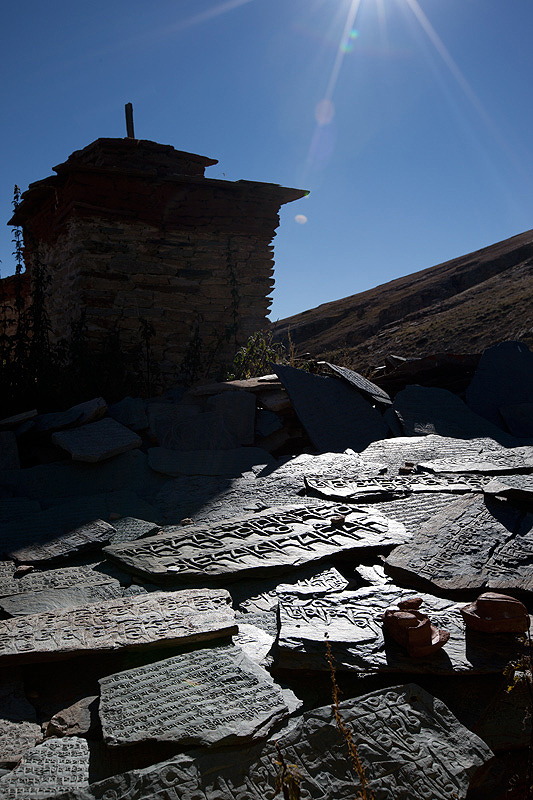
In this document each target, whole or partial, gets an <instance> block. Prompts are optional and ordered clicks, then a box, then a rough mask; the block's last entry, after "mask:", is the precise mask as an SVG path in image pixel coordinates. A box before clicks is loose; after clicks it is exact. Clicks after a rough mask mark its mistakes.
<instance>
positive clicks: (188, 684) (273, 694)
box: [100, 646, 289, 746]
mask: <svg viewBox="0 0 533 800" xmlns="http://www.w3.org/2000/svg"><path fill="white" fill-rule="evenodd" d="M100 686H101V696H100V719H101V721H102V730H103V734H104V740H105V742H106V743H107V744H108V745H109V746H117V745H130V744H134V743H137V742H149V741H156V742H175V743H176V744H179V745H182V746H190V745H202V746H205V745H213V744H216V745H229V744H235V743H237V742H239V741H241V742H246V741H252V740H253V739H256V738H262V737H264V736H266V735H267V734H268V732H269V730H270V729H271V728H272V726H273V725H275V724H276V722H279V721H280V720H282V719H283V718H284V717H285V716H288V713H289V710H288V708H287V706H286V704H285V702H284V700H283V697H282V694H281V689H280V688H279V687H278V686H276V684H274V681H273V679H272V677H271V676H270V675H269V674H268V673H267V672H266V671H265V670H264V669H262V668H261V667H259V666H258V665H257V664H255V663H254V662H253V661H251V660H250V659H249V658H248V657H247V656H246V655H245V654H244V653H243V651H242V650H241V649H240V648H239V647H234V646H230V647H213V648H209V649H202V650H195V651H194V652H192V653H186V654H183V655H178V656H174V657H173V658H167V659H164V660H163V661H156V662H155V663H153V664H148V665H147V666H145V667H138V668H137V669H131V670H127V671H126V672H120V673H117V674H116V675H110V676H109V677H107V678H102V679H101V680H100Z"/></svg>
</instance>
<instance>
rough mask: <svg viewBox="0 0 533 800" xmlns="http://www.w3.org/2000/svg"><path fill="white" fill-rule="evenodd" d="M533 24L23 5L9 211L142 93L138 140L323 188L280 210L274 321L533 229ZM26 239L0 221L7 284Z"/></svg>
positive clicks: (469, 11) (212, 8) (8, 94)
mask: <svg viewBox="0 0 533 800" xmlns="http://www.w3.org/2000/svg"><path fill="white" fill-rule="evenodd" d="M532 31H533V3H532V2H531V0H173V2H170V0H153V1H152V2H151V3H147V2H146V0H128V2H125V0H91V2H90V3H78V2H72V0H68V2H67V1H66V0H50V2H47V3H43V2H42V0H38V2H37V0H19V2H18V3H9V4H8V5H7V6H6V7H5V8H4V9H3V12H2V34H1V38H2V42H1V48H0V60H1V63H2V81H1V83H0V92H1V97H2V100H1V108H2V120H3V121H2V125H1V126H0V152H1V153H2V155H3V159H2V162H3V163H2V169H1V174H0V193H1V196H0V208H2V209H4V211H3V217H4V219H5V220H6V221H7V219H8V218H9V216H10V203H11V200H12V193H13V185H14V184H15V183H16V184H18V185H19V186H20V187H21V189H23V190H24V189H25V188H27V186H28V184H29V183H30V182H32V181H34V180H39V179H41V178H44V177H46V176H47V175H49V174H51V171H52V166H54V165H55V164H58V163H60V162H62V161H64V160H65V159H66V158H67V157H68V155H69V154H70V153H71V152H72V151H74V150H76V149H79V148H81V147H84V146H85V145H86V144H88V143H89V142H91V141H93V140H94V139H97V138H98V137H107V136H111V137H122V136H124V135H125V124H124V104H125V103H126V102H132V103H133V105H134V117H135V133H136V136H137V137H138V138H143V139H152V140H155V141H158V142H162V143H164V144H172V145H173V146H174V147H176V148H177V149H181V150H187V151H191V152H195V153H200V154H201V155H206V156H209V157H213V158H218V160H219V164H217V165H216V166H214V167H211V168H209V169H208V170H207V173H206V174H207V175H208V176H209V177H213V178H226V179H228V180H238V179H240V178H244V179H247V180H257V181H266V182H274V183H281V184H283V185H285V186H295V187H298V188H305V189H309V190H310V195H309V196H308V197H307V198H304V199H302V200H299V201H297V202H295V203H291V204H288V205H286V206H284V207H283V209H282V213H281V226H280V228H278V232H277V235H276V237H275V239H274V244H275V260H276V273H275V278H276V288H275V290H274V295H273V297H274V303H273V306H272V313H271V318H272V319H274V320H275V319H281V318H283V317H285V316H288V315H291V314H294V313H297V312H299V311H304V310H306V309H308V308H313V307H315V306H317V305H319V304H320V303H323V302H327V301H329V300H336V299H339V298H342V297H346V296H348V295H351V294H355V293H357V292H360V291H364V290H365V289H368V288H371V287H373V286H376V285H378V284H380V283H384V282H386V281H389V280H392V279H393V278H397V277H400V276H402V275H406V274H408V273H411V272H414V271H416V270H419V269H423V268H425V267H429V266H432V265H433V264H437V263H440V262H442V261H446V260H448V259H450V258H454V257H456V256H459V255H462V254H464V253H468V252H470V251H472V250H475V249H478V248H481V247H485V246H487V245H489V244H492V243H493V242H497V241H500V240H501V239H505V238H507V237H509V236H513V235H515V234H517V233H521V232H522V231H525V230H528V229H530V228H532V227H533V103H532V102H531V84H532V78H533V48H532V47H531V35H532ZM297 217H298V219H299V221H297V219H296V218H297ZM304 219H306V220H307V221H305V222H304V221H303V220H304ZM12 250H13V246H12V243H11V231H10V229H9V228H8V227H7V226H4V225H2V226H0V258H1V260H2V264H1V265H0V266H1V269H2V275H3V276H5V275H8V274H10V273H11V272H12V271H13V261H14V260H13V257H12V255H11V251H12Z"/></svg>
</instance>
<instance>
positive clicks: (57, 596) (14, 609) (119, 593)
mask: <svg viewBox="0 0 533 800" xmlns="http://www.w3.org/2000/svg"><path fill="white" fill-rule="evenodd" d="M123 595H124V590H123V589H122V587H121V586H120V584H119V583H118V581H112V580H111V579H110V580H109V582H108V583H101V584H93V585H89V586H84V585H81V586H77V587H76V588H73V589H44V590H43V591H40V592H27V593H25V594H16V595H12V596H11V597H2V598H1V599H0V609H2V611H3V612H4V613H5V614H7V615H8V616H10V617H18V616H22V615H24V614H40V613H42V612H45V611H56V610H58V609H72V608H77V607H78V606H86V605H88V604H90V603H99V602H102V600H114V599H116V598H117V597H123Z"/></svg>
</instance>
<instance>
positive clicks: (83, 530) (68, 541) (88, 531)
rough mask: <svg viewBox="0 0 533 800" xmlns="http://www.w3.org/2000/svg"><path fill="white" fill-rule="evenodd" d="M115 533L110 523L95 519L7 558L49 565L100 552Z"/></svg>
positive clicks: (27, 545) (11, 553) (21, 548)
mask: <svg viewBox="0 0 533 800" xmlns="http://www.w3.org/2000/svg"><path fill="white" fill-rule="evenodd" d="M114 533H115V529H114V527H113V526H112V525H110V524H109V523H108V522H104V521H103V520H101V519H95V520H94V521H92V522H86V523H85V524H84V525H80V526H78V527H77V528H74V530H71V531H68V532H67V533H65V534H62V535H59V536H56V537H55V538H50V539H47V540H46V541H40V542H38V543H35V544H32V543H28V544H26V546H23V547H19V548H17V549H15V550H9V551H8V552H7V556H8V558H11V559H13V561H18V562H19V563H20V564H35V565H37V566H38V565H43V564H49V563H52V562H54V561H58V560H61V559H65V558H68V557H71V556H74V555H78V554H80V553H87V552H90V551H94V550H100V549H101V548H102V547H103V546H104V545H105V544H108V542H109V541H110V540H111V539H112V537H113V534H114Z"/></svg>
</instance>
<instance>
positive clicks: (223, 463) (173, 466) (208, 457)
mask: <svg viewBox="0 0 533 800" xmlns="http://www.w3.org/2000/svg"><path fill="white" fill-rule="evenodd" d="M236 396H238V395H237V394H236V393H235V394H234V393H233V392H230V393H228V394H225V395H222V397H236ZM252 397H253V395H252ZM148 463H149V464H150V466H151V468H152V469H153V470H155V471H156V472H162V473H163V474H165V475H171V476H178V475H221V476H224V477H229V478H233V477H238V476H239V475H242V473H243V472H248V471H249V470H251V469H252V467H254V466H256V465H264V466H267V465H268V466H274V465H275V464H276V461H275V459H274V458H273V457H272V456H271V455H270V453H267V451H266V450H263V449H262V448H260V447H238V448H234V449H231V450H188V451H185V450H167V449H166V448H164V447H152V448H151V449H150V450H148Z"/></svg>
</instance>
